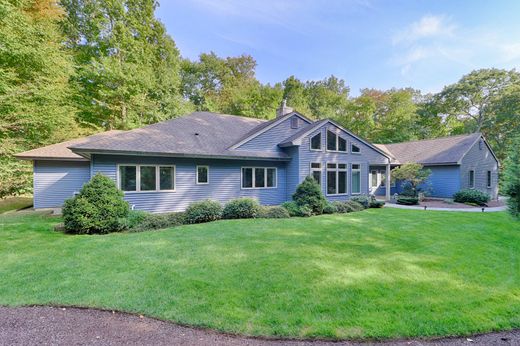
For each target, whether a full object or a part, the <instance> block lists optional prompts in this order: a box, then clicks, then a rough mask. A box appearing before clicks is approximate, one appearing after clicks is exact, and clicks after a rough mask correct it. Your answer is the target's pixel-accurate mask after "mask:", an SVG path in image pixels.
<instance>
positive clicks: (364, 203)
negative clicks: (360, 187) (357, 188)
mask: <svg viewBox="0 0 520 346" xmlns="http://www.w3.org/2000/svg"><path fill="white" fill-rule="evenodd" d="M349 201H354V202H358V203H359V204H361V205H362V206H363V208H365V209H367V208H368V207H369V205H370V199H369V198H368V196H363V195H361V196H353V197H350V199H349Z"/></svg>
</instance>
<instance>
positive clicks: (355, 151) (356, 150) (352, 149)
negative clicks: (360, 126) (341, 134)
mask: <svg viewBox="0 0 520 346" xmlns="http://www.w3.org/2000/svg"><path fill="white" fill-rule="evenodd" d="M350 152H351V153H352V154H359V153H361V149H359V147H358V146H357V145H355V144H351V145H350Z"/></svg>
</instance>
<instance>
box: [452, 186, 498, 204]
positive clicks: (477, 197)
mask: <svg viewBox="0 0 520 346" xmlns="http://www.w3.org/2000/svg"><path fill="white" fill-rule="evenodd" d="M490 199H491V197H490V196H489V195H488V194H487V193H485V192H481V191H479V190H474V189H467V190H460V191H459V192H457V193H456V194H454V195H453V200H454V201H455V202H458V203H473V204H476V205H486V203H487V202H489V200H490Z"/></svg>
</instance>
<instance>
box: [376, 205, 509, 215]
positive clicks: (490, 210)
mask: <svg viewBox="0 0 520 346" xmlns="http://www.w3.org/2000/svg"><path fill="white" fill-rule="evenodd" d="M385 208H397V209H412V210H424V207H420V206H415V205H402V204H394V203H386V204H385ZM426 210H441V211H463V212H467V213H468V212H469V213H482V207H477V208H439V207H427V208H426ZM504 210H507V206H501V207H492V208H488V207H484V213H490V212H497V211H504Z"/></svg>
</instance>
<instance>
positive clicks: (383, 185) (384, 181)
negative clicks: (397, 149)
mask: <svg viewBox="0 0 520 346" xmlns="http://www.w3.org/2000/svg"><path fill="white" fill-rule="evenodd" d="M379 174H380V176H381V186H382V187H385V185H386V172H381V173H379Z"/></svg>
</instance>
